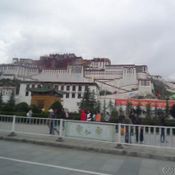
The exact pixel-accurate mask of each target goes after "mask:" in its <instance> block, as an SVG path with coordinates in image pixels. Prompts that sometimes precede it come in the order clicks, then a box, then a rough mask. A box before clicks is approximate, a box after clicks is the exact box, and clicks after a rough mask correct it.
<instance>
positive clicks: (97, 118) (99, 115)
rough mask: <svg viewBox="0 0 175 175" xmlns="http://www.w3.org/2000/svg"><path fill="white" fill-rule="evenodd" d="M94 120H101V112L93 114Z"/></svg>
mask: <svg viewBox="0 0 175 175" xmlns="http://www.w3.org/2000/svg"><path fill="white" fill-rule="evenodd" d="M95 121H96V122H101V114H100V112H98V113H97V114H96V116H95Z"/></svg>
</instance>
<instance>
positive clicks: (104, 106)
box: [103, 100, 107, 116]
mask: <svg viewBox="0 0 175 175" xmlns="http://www.w3.org/2000/svg"><path fill="white" fill-rule="evenodd" d="M106 109H107V107H106V100H104V102H103V116H105V115H106Z"/></svg>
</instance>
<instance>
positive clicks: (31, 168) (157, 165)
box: [0, 140, 174, 175]
mask: <svg viewBox="0 0 175 175" xmlns="http://www.w3.org/2000/svg"><path fill="white" fill-rule="evenodd" d="M173 166H174V162H168V161H159V160H151V159H141V158H133V157H127V156H117V155H111V154H103V153H95V152H86V151H77V150H72V149H63V148H56V147H49V146H41V145H34V144H29V143H28V144H27V143H18V142H10V141H3V140H0V174H2V175H12V174H13V175H39V174H42V175H48V174H49V175H91V174H94V175H100V174H101V175H108V174H113V175H116V174H119V175H127V174H128V175H152V174H154V175H161V174H163V173H162V168H163V167H173Z"/></svg>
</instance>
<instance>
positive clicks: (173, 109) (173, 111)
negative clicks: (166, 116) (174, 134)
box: [170, 104, 175, 118]
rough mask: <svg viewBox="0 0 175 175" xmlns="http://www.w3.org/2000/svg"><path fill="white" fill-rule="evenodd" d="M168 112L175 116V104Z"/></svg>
mask: <svg viewBox="0 0 175 175" xmlns="http://www.w3.org/2000/svg"><path fill="white" fill-rule="evenodd" d="M170 114H171V115H172V116H173V118H175V104H174V105H173V106H172V107H171V109H170Z"/></svg>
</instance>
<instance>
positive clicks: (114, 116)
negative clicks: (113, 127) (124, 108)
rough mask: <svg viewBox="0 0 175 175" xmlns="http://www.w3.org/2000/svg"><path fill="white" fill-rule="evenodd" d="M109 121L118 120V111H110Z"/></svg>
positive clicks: (114, 121)
mask: <svg viewBox="0 0 175 175" xmlns="http://www.w3.org/2000/svg"><path fill="white" fill-rule="evenodd" d="M110 122H112V123H118V122H119V115H118V111H117V110H116V109H113V110H112V112H111V118H110Z"/></svg>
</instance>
